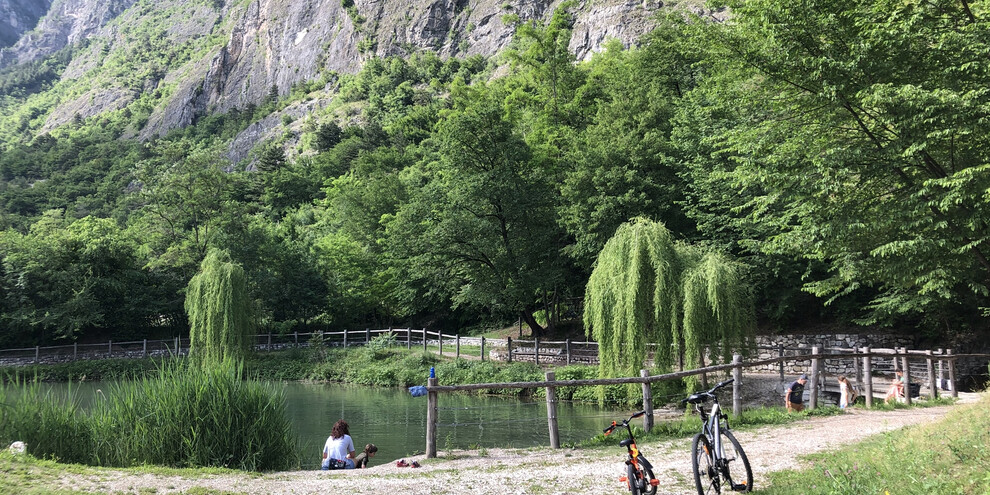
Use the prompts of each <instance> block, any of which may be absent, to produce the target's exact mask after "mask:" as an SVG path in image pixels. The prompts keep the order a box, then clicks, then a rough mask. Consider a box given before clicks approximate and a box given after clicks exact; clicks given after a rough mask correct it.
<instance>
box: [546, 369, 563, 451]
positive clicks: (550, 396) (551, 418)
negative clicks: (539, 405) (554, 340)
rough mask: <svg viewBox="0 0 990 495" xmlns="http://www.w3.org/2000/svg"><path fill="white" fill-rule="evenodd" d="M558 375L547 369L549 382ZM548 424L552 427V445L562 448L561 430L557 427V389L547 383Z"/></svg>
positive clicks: (552, 446)
mask: <svg viewBox="0 0 990 495" xmlns="http://www.w3.org/2000/svg"><path fill="white" fill-rule="evenodd" d="M555 377H556V375H555V374H554V372H553V371H547V373H546V378H547V383H548V384H550V383H553V382H554V381H555ZM547 426H548V427H549V428H550V447H551V448H555V449H559V448H560V432H559V430H558V429H557V389H556V388H555V387H554V386H553V385H547Z"/></svg>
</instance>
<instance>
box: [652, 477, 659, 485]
mask: <svg viewBox="0 0 990 495" xmlns="http://www.w3.org/2000/svg"><path fill="white" fill-rule="evenodd" d="M650 486H660V480H658V479H656V478H653V479H652V480H650Z"/></svg>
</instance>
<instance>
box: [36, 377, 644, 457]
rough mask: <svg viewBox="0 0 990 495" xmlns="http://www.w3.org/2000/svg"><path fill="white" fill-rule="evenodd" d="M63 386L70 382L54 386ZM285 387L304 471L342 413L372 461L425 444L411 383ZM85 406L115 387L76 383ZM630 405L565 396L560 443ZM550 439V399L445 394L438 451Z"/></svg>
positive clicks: (589, 432) (422, 415)
mask: <svg viewBox="0 0 990 495" xmlns="http://www.w3.org/2000/svg"><path fill="white" fill-rule="evenodd" d="M53 386H54V387H56V388H65V385H64V384H56V385H53ZM277 386H280V387H282V388H283V389H284V391H285V398H286V402H287V406H288V407H287V409H288V413H289V416H290V419H291V420H292V424H293V428H294V430H295V432H296V435H297V437H298V445H299V449H300V457H301V459H302V467H303V469H317V468H318V467H319V458H320V451H321V449H322V448H323V443H324V442H325V441H326V439H327V436H328V435H329V434H330V428H331V426H333V423H334V422H336V421H337V420H338V419H341V418H343V419H345V420H346V421H347V422H348V423H349V424H350V430H351V437H353V438H354V445H355V447H356V449H357V450H358V451H361V450H362V449H363V448H364V445H365V444H366V443H374V444H376V445H377V446H378V454H377V455H376V456H375V457H374V458H372V460H371V465H377V464H383V463H390V462H394V461H395V460H396V459H399V458H402V457H405V456H408V455H410V454H414V453H417V452H422V451H424V450H425V449H426V436H425V435H426V397H425V396H424V397H412V396H411V395H409V392H408V391H406V390H405V389H381V388H370V387H359V386H347V385H337V384H309V383H294V382H290V383H278V384H277ZM72 388H73V389H74V390H75V391H76V396H77V397H78V398H79V399H80V401H81V403H82V405H83V406H84V407H85V406H86V404H87V403H88V402H89V401H90V400H91V398H92V397H94V396H95V395H96V390H97V389H100V390H102V392H101V393H107V392H108V391H109V390H111V389H112V387H111V386H107V385H106V384H102V383H99V382H85V383H82V384H73V385H72ZM628 415H629V411H619V412H615V411H609V410H603V409H599V408H597V407H595V406H593V405H589V404H577V403H570V402H560V403H558V405H557V423H558V428H559V430H560V442H561V444H567V443H569V442H580V441H583V440H587V439H589V438H591V437H593V436H595V435H596V434H598V433H600V432H601V431H602V428H605V427H606V426H608V424H609V423H610V422H611V420H612V419H622V418H623V417H628ZM538 445H546V446H549V445H550V434H549V431H548V428H547V408H546V402H545V401H541V400H537V401H521V400H517V399H506V398H495V397H478V396H467V395H461V394H450V393H446V394H440V396H439V420H438V427H437V451H438V452H437V453H438V455H443V454H444V452H445V451H446V450H447V449H448V448H456V449H463V448H476V447H532V446H538Z"/></svg>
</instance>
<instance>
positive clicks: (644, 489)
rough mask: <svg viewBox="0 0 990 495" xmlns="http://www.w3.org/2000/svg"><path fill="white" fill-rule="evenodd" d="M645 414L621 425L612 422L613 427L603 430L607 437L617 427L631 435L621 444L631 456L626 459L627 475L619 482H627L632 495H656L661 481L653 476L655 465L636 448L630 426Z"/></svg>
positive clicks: (641, 413) (632, 417) (635, 415)
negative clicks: (622, 428) (624, 429)
mask: <svg viewBox="0 0 990 495" xmlns="http://www.w3.org/2000/svg"><path fill="white" fill-rule="evenodd" d="M644 414H646V411H640V412H638V413H636V414H633V415H632V416H630V417H629V419H624V420H622V422H621V423H616V422H615V421H612V425H611V426H609V427H608V428H605V429H604V430H603V432H604V433H605V436H608V435H610V434H611V433H612V431H613V430H615V428H616V427H625V428H626V431H627V432H628V433H629V438H626V439H625V440H623V441H621V442H619V445H621V446H623V447H625V448H626V452H627V453H628V454H629V459H626V475H625V476H622V477H620V478H619V481H625V482H626V486H627V487H628V488H629V491H630V492H632V495H655V494H656V493H657V485H659V484H660V480H658V479H656V477H655V476H653V465H652V464H650V461H648V460H646V457H643V454H641V453H640V452H639V448H638V447H636V438H635V437H633V432H632V427H631V426H629V422H630V421H632V420H634V419H636V418H638V417H640V416H642V415H644Z"/></svg>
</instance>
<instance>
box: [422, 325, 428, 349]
mask: <svg viewBox="0 0 990 495" xmlns="http://www.w3.org/2000/svg"><path fill="white" fill-rule="evenodd" d="M426 351H427V349H426V329H425V328H424V329H423V352H426Z"/></svg>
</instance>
